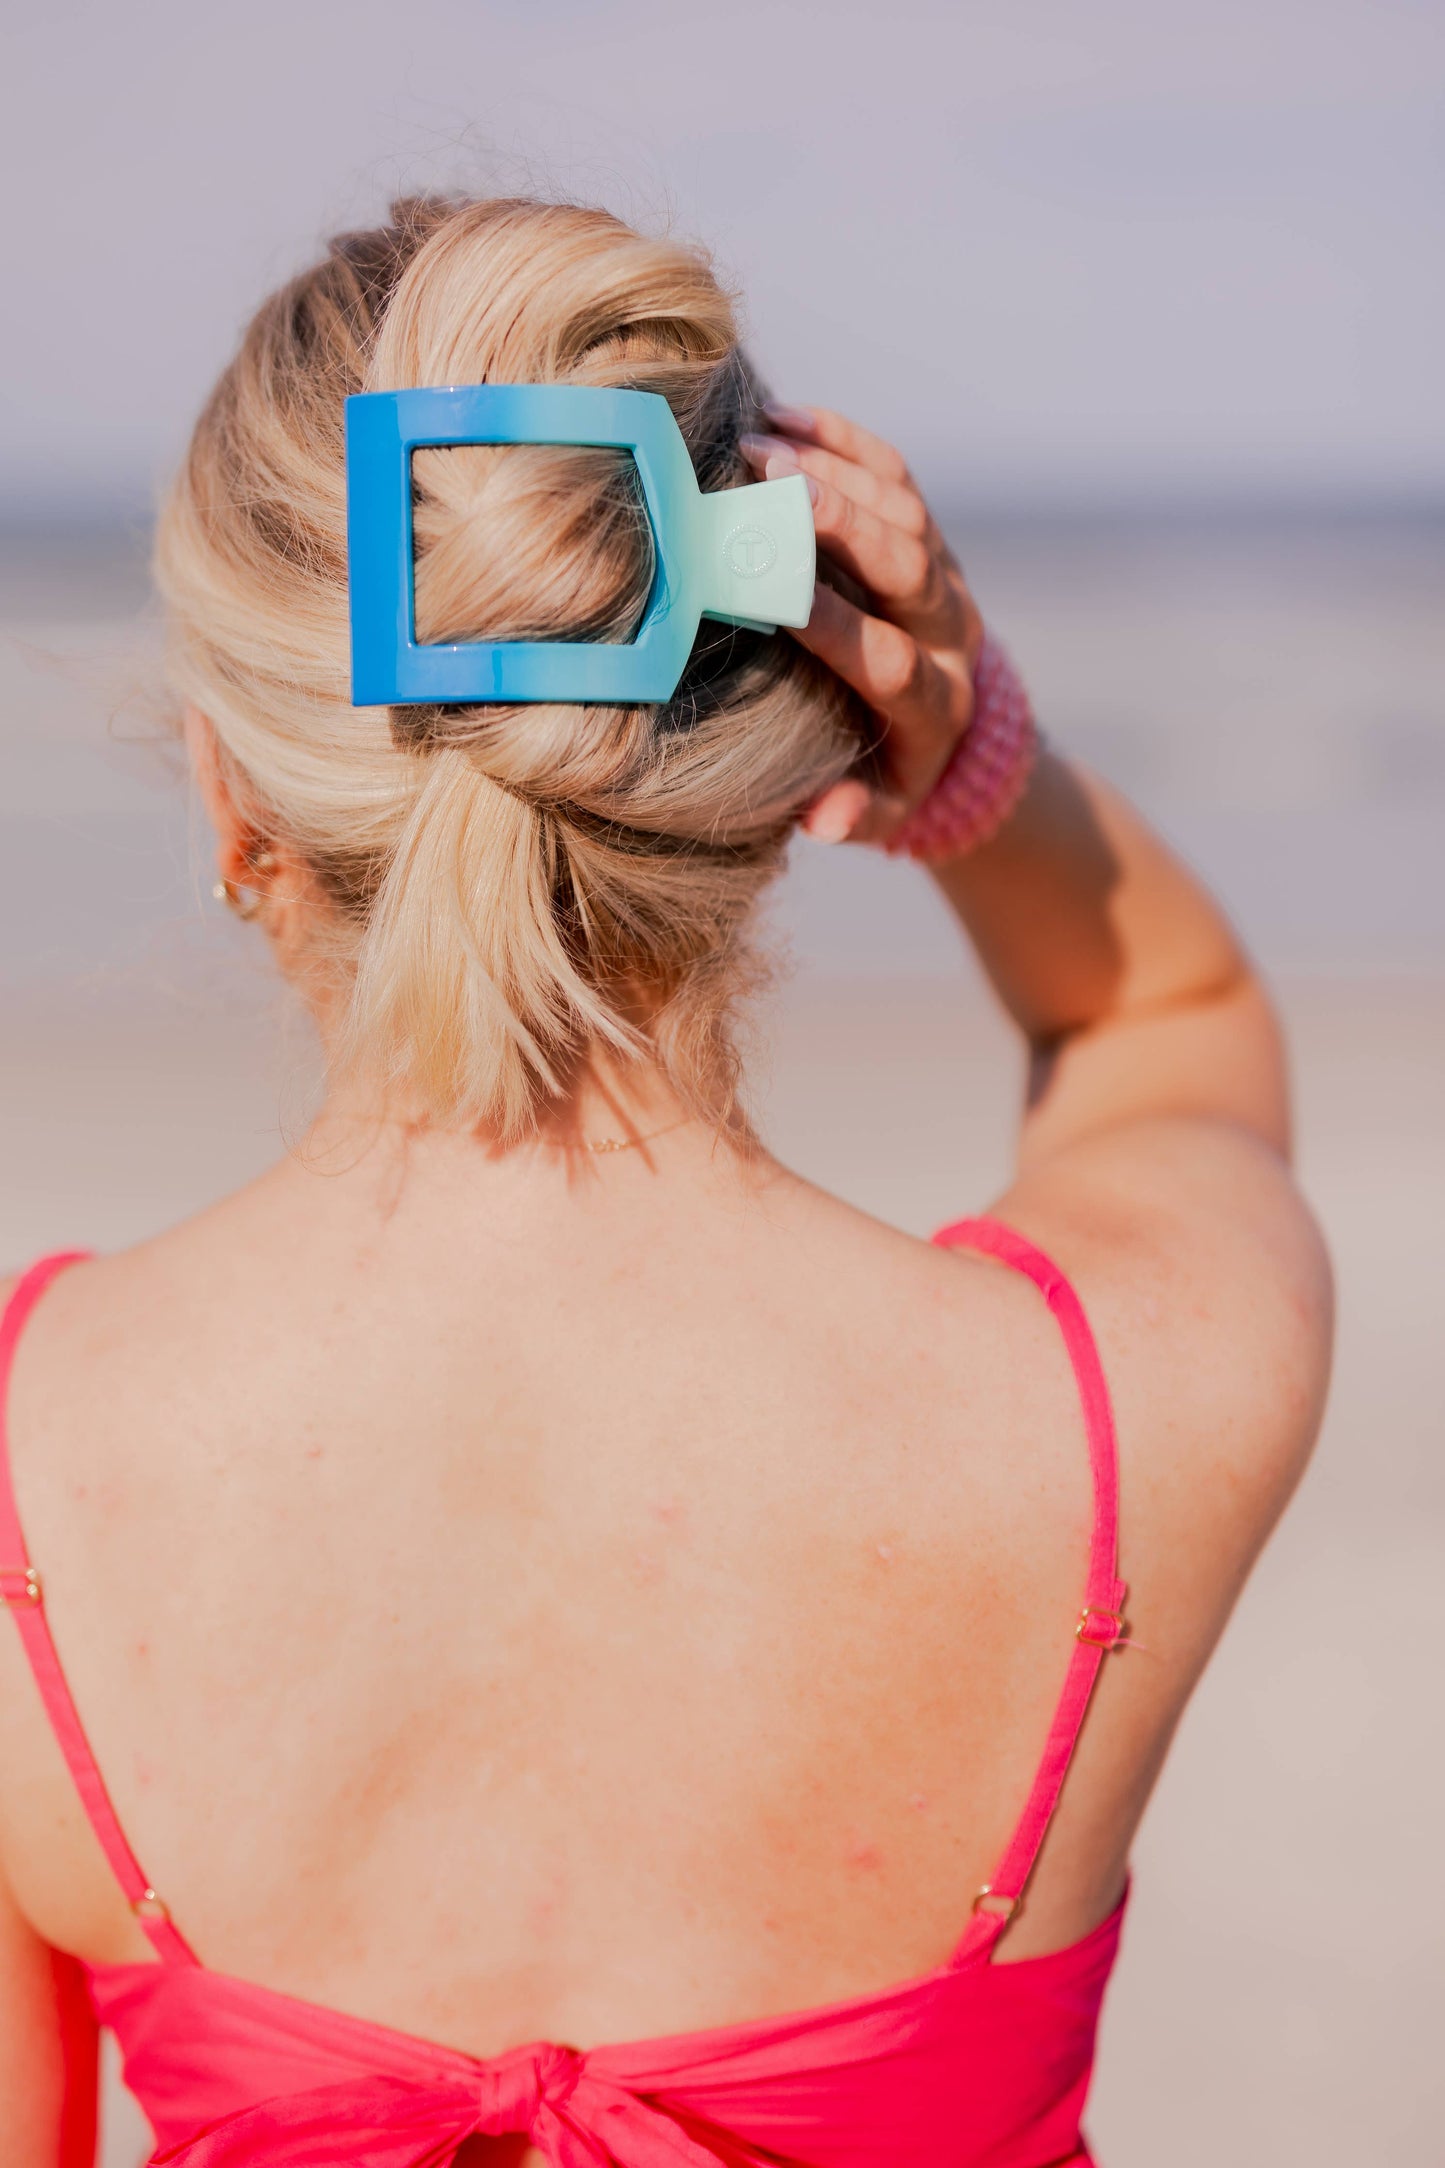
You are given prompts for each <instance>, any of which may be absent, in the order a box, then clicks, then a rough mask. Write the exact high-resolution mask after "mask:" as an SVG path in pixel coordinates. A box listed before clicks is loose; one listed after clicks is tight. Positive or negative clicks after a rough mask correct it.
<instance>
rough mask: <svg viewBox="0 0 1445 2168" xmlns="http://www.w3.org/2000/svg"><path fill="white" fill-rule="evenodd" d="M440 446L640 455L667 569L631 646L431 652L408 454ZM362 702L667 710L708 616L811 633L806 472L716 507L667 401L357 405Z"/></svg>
mask: <svg viewBox="0 0 1445 2168" xmlns="http://www.w3.org/2000/svg"><path fill="white" fill-rule="evenodd" d="M433 444H593V445H602V446H610V447H612V448H613V449H615V450H618V451H627V452H631V454H632V456H633V458H634V460H635V461H636V463H637V473H638V478H639V480H640V482H641V484H642V496H643V501H644V503H645V505H646V508H647V517H648V521H649V523H650V525H651V528H652V535H653V541H654V544H655V553H654V554H655V559H656V572H655V576H654V579H653V584H652V592H651V594H650V596H649V597H648V602H647V609H646V613H645V615H644V617H643V620H642V623H641V625H640V626H639V628H638V632H637V637H636V639H635V640H632V641H629V642H627V643H626V644H613V643H608V642H604V641H593V640H468V641H458V642H441V643H438V644H436V645H430V644H422V643H419V642H418V640H417V637H416V588H415V579H414V571H413V541H412V488H411V455H412V453H413V452H414V451H416V450H417V449H418V447H420V446H424V445H433ZM346 530H347V551H348V556H349V561H350V562H349V574H350V589H351V698H352V704H353V706H355V707H359V708H369V707H414V706H431V705H438V706H457V705H471V704H472V703H473V702H482V701H526V700H557V701H605V702H607V703H609V704H615V705H617V706H624V707H625V706H631V705H633V704H634V703H640V702H644V701H663V700H670V699H671V698H672V695H673V694H674V693H675V692H676V690H677V687H678V683H679V680H680V679H681V677H682V673H683V671H684V669H685V668H686V667H687V659H688V656H689V655H690V654H691V652H692V644H693V641H694V640H695V639H696V637H697V629H698V625H699V623H700V621H701V620H702V619H703V618H704V617H711V618H717V619H719V620H720V621H721V622H722V623H723V624H726V625H745V626H748V627H750V628H751V629H752V630H753V631H756V632H776V630H777V629H778V627H779V626H780V625H806V624H807V622H808V617H809V613H810V612H811V610H812V607H813V579H814V570H815V545H814V538H813V507H812V502H811V500H810V498H809V496H808V485H807V483H806V482H805V481H804V479H803V477H802V475H801V474H790V475H787V476H784V477H782V478H780V479H779V480H777V481H773V482H750V483H746V484H744V485H743V486H742V487H741V488H738V489H721V490H717V491H714V492H711V493H710V494H708V495H706V496H704V495H703V493H702V491H701V490H700V489H699V488H698V486H697V477H696V475H695V474H694V472H693V466H692V460H691V459H690V458H689V456H688V450H687V446H686V445H685V444H684V443H683V440H682V432H681V431H680V430H679V428H678V426H677V423H676V421H675V420H674V418H673V413H672V409H671V407H670V406H669V405H668V403H667V401H666V400H665V399H663V398H661V397H660V396H659V395H658V393H656V392H650V391H609V390H606V389H600V388H596V387H592V386H586V385H573V384H455V385H449V386H447V387H445V388H441V387H438V388H421V389H414V390H409V391H371V392H360V393H358V394H356V395H355V396H354V397H353V398H350V399H348V400H347V402H346Z"/></svg>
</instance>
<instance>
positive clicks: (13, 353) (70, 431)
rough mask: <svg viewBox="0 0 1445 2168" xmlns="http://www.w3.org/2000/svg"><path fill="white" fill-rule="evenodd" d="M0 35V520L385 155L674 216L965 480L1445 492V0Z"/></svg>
mask: <svg viewBox="0 0 1445 2168" xmlns="http://www.w3.org/2000/svg"><path fill="white" fill-rule="evenodd" d="M9 13H10V17H11V26H10V27H7V28H6V30H5V32H4V46H3V53H0V185H3V200H4V201H5V203H6V206H7V211H8V218H7V232H6V247H5V263H4V288H3V291H4V296H5V339H4V356H5V359H4V367H3V372H0V377H3V408H0V523H3V524H7V525H15V524H17V523H19V524H23V523H25V522H27V521H33V520H37V519H38V520H49V519H55V520H69V519H71V518H74V517H76V516H77V515H84V514H85V513H86V512H87V510H90V509H96V510H99V511H102V512H103V511H105V510H106V509H107V508H112V507H127V506H132V505H134V504H136V503H139V502H144V500H145V499H146V497H147V496H148V495H149V493H150V492H151V490H152V488H153V486H154V484H155V482H156V480H157V478H158V477H159V476H160V474H161V473H162V472H163V471H164V469H165V467H166V465H167V464H168V463H169V462H170V461H171V460H172V459H173V458H174V457H175V454H176V451H177V449H178V447H179V444H180V443H181V441H182V439H183V436H184V432H185V429H186V427H187V425H188V424H189V421H190V419H191V418H192V416H193V414H194V412H195V409H196V408H197V406H198V404H199V402H200V400H201V399H202V397H203V396H204V393H205V391H206V389H207V387H208V385H209V383H210V381H211V379H212V377H213V376H214V374H215V371H216V370H217V368H218V367H219V366H220V364H221V363H222V362H223V361H224V359H225V357H226V354H227V352H228V350H229V347H230V345H231V342H232V341H233V339H234V336H235V334H236V331H237V329H238V328H239V326H240V324H241V323H242V321H243V320H244V318H245V316H246V314H247V313H248V311H249V309H250V308H251V307H252V306H254V304H255V302H256V301H257V300H258V299H259V298H260V297H261V296H262V294H263V293H264V292H265V291H266V290H267V288H268V287H269V286H271V285H272V284H274V283H275V282H276V281H277V280H278V279H279V278H281V277H283V276H284V275H285V274H287V273H288V272H289V271H290V270H292V269H293V268H294V267H295V266H296V265H298V264H299V263H300V262H302V261H304V260H305V258H306V257H307V256H308V254H310V253H311V252H312V251H313V250H314V248H315V245H316V243H317V241H318V239H319V238H320V237H321V236H322V235H323V234H324V233H325V232H327V231H328V230H330V229H332V228H334V227H335V226H337V225H339V224H349V223H355V222H357V221H360V220H364V219H366V218H368V217H370V216H371V215H372V214H373V213H374V212H375V211H376V209H377V208H378V207H379V206H380V205H381V204H382V203H383V202H384V200H385V198H386V196H387V194H388V192H389V191H390V190H392V189H394V188H395V187H397V186H407V187H415V186H418V185H425V184H426V183H428V182H443V183H444V182H449V181H450V182H462V183H468V182H473V181H476V180H479V179H484V178H485V177H486V176H487V174H488V173H489V172H490V173H491V175H492V176H493V177H496V178H500V179H501V180H502V181H503V182H505V183H506V184H508V185H516V183H517V182H518V180H519V179H520V180H526V179H527V178H529V177H530V179H531V180H532V182H533V183H534V184H538V185H542V186H545V185H547V184H548V183H551V184H553V185H554V186H556V187H558V188H560V189H562V190H564V191H566V192H569V193H572V194H580V195H582V196H584V197H587V198H589V199H592V200H600V201H605V202H607V203H608V204H610V205H611V206H612V207H613V208H615V209H618V210H620V211H622V212H623V213H624V214H625V215H631V216H635V217H637V218H638V219H639V220H641V221H642V222H644V223H647V224H653V225H656V224H659V223H661V222H663V221H665V220H670V221H671V222H672V223H673V224H674V225H675V226H677V227H679V228H680V229H682V230H683V231H685V232H686V233H688V234H689V235H694V236H698V237H701V238H703V239H705V240H706V241H707V242H709V243H710V244H711V245H712V246H713V247H714V248H715V250H716V251H717V253H718V255H719V257H720V258H721V260H722V262H723V263H724V265H725V266H726V267H727V269H728V270H729V272H730V273H731V274H732V275H733V276H734V277H735V278H736V279H737V280H738V281H739V282H740V283H741V285H742V286H743V288H744V291H745V293H746V296H747V303H748V314H749V319H750V323H751V327H752V339H753V345H754V348H755V351H756V352H757V354H758V357H759V359H760V361H761V362H762V364H763V367H764V369H765V370H766V372H767V374H768V375H769V377H770V378H771V380H772V381H773V382H774V384H775V385H776V386H777V388H778V389H779V390H780V391H782V392H783V393H785V394H786V395H788V396H790V397H793V398H795V399H799V400H809V399H815V400H819V401H825V402H828V403H832V404H836V405H841V406H844V407H847V408H849V409H851V410H853V411H855V412H856V413H858V414H859V416H860V417H862V418H864V419H866V420H868V421H869V422H871V423H872V424H873V425H874V426H875V427H877V428H880V429H882V430H883V431H884V432H886V433H888V434H891V435H893V436H894V437H895V438H896V439H897V440H898V441H899V442H901V443H902V444H903V445H904V447H905V449H906V450H907V451H908V453H909V454H910V456H911V457H912V458H914V460H915V461H916V463H917V464H918V466H919V468H920V470H921V471H922V472H923V473H924V474H925V475H926V477H927V478H928V480H929V481H930V483H931V485H932V486H933V487H934V489H935V490H936V491H937V492H938V493H939V494H940V495H941V496H944V497H946V498H948V499H949V501H951V502H956V503H957V502H965V501H967V500H969V499H977V500H979V501H988V502H990V503H993V504H997V503H998V502H1000V501H1001V500H1004V501H1009V500H1029V501H1035V502H1038V501H1045V502H1047V501H1050V500H1078V499H1080V498H1083V499H1090V500H1097V499H1098V498H1100V497H1101V496H1122V497H1125V498H1139V497H1146V498H1147V497H1159V496H1163V497H1169V496H1171V495H1178V494H1181V493H1182V494H1184V495H1189V496H1194V495H1198V494H1201V493H1204V494H1215V493H1218V494H1222V495H1237V494H1240V493H1243V494H1251V493H1252V494H1264V495H1271V494H1273V495H1279V494H1285V495H1294V494H1305V495H1312V494H1317V495H1323V496H1329V495H1336V496H1338V495H1350V494H1364V495H1381V494H1386V495H1388V494H1392V493H1397V492H1405V493H1414V494H1418V495H1421V496H1427V497H1428V496H1430V495H1438V494H1441V493H1445V415H1442V398H1441V390H1440V386H1441V381H1442V377H1445V367H1442V359H1445V275H1442V265H1445V251H1442V247H1441V240H1442V223H1445V221H1442V210H1445V0H975V4H970V0H892V4H885V0H873V4H870V5H866V6H864V5H858V4H856V0H771V4H770V5H761V4H759V0H736V4H731V5H729V4H727V0H713V4H711V5H708V6H696V5H692V4H688V0H614V4H607V0H586V4H582V0H572V4H568V0H473V4H470V5H462V4H459V0H407V4H406V5H396V4H391V5H382V4H380V0H309V4H308V0H285V4H283V0H245V4H238V5H231V6H227V7H225V8H221V7H217V6H212V5H209V4H205V0H133V4H131V5H128V6H126V7H124V8H117V7H115V6H114V5H107V6H100V5H97V4H95V0H46V4H45V5H44V6H43V7H40V6H32V7H30V8H28V9H27V10H26V19H25V20H24V21H20V20H18V9H17V8H16V7H14V6H12V8H11V10H10V11H9Z"/></svg>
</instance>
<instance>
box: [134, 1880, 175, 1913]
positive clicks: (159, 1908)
mask: <svg viewBox="0 0 1445 2168" xmlns="http://www.w3.org/2000/svg"><path fill="white" fill-rule="evenodd" d="M130 1908H131V1911H132V1912H133V1913H134V1914H135V1916H136V1918H137V1919H138V1920H166V1921H169V1919H170V1916H171V1908H170V1906H169V1905H168V1904H167V1903H166V1901H165V1899H164V1897H157V1895H156V1893H155V1891H154V1890H153V1889H149V1888H147V1889H143V1890H142V1891H141V1893H140V1895H139V1897H132V1899H131V1901H130Z"/></svg>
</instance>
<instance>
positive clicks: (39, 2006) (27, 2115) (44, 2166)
mask: <svg viewBox="0 0 1445 2168" xmlns="http://www.w3.org/2000/svg"><path fill="white" fill-rule="evenodd" d="M0 1624H3V1621H0ZM97 2047H98V2041H97V2033H96V2026H95V2019H94V2016H93V2014H92V2012H91V2007H90V2002H89V1998H88V1997H87V1995H86V1992H85V1981H84V1978H83V1976H82V1973H81V1970H80V1967H79V1965H77V1964H76V1963H75V1961H74V1960H73V1959H72V1958H69V1957H64V1956H62V1955H61V1954H60V1953H59V1952H58V1951H56V1950H53V1949H51V1948H50V1946H49V1945H48V1944H47V1943H45V1942H42V1941H41V1939H40V1937H39V1936H38V1935H37V1934H36V1933H35V1931H34V1929H33V1928H32V1927H31V1926H30V1925H29V1923H28V1921H26V1920H25V1919H24V1918H23V1916H22V1915H21V1912H20V1910H19V1908H18V1906H17V1905H16V1903H15V1900H14V1898H13V1896H12V1895H11V1893H10V1890H9V1887H8V1885H7V1884H6V1882H5V1880H4V1878H3V1875H0V2133H3V2155H4V2161H5V2168H94V2162H95V2147H96V2091H97V2071H98V2053H97Z"/></svg>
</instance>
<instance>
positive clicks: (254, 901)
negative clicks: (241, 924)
mask: <svg viewBox="0 0 1445 2168" xmlns="http://www.w3.org/2000/svg"><path fill="white" fill-rule="evenodd" d="M246 863H247V865H248V866H249V867H250V868H251V870H252V872H253V873H269V872H270V870H271V868H272V867H273V866H274V865H275V863H276V859H275V854H274V853H273V852H271V851H257V852H256V854H255V856H254V857H248V858H247V860H246ZM211 894H212V895H213V896H214V897H215V899H216V901H217V903H224V904H225V906H226V908H227V910H228V911H234V912H235V914H236V916H237V918H239V919H242V920H250V919H253V918H259V916H260V914H261V912H262V911H263V910H264V908H265V904H266V891H265V889H264V888H258V889H257V890H256V892H255V894H254V895H247V894H246V892H245V890H244V889H242V888H241V887H240V886H239V885H238V884H237V883H236V882H235V881H217V883H216V885H215V887H214V888H213V889H212V890H211Z"/></svg>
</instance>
